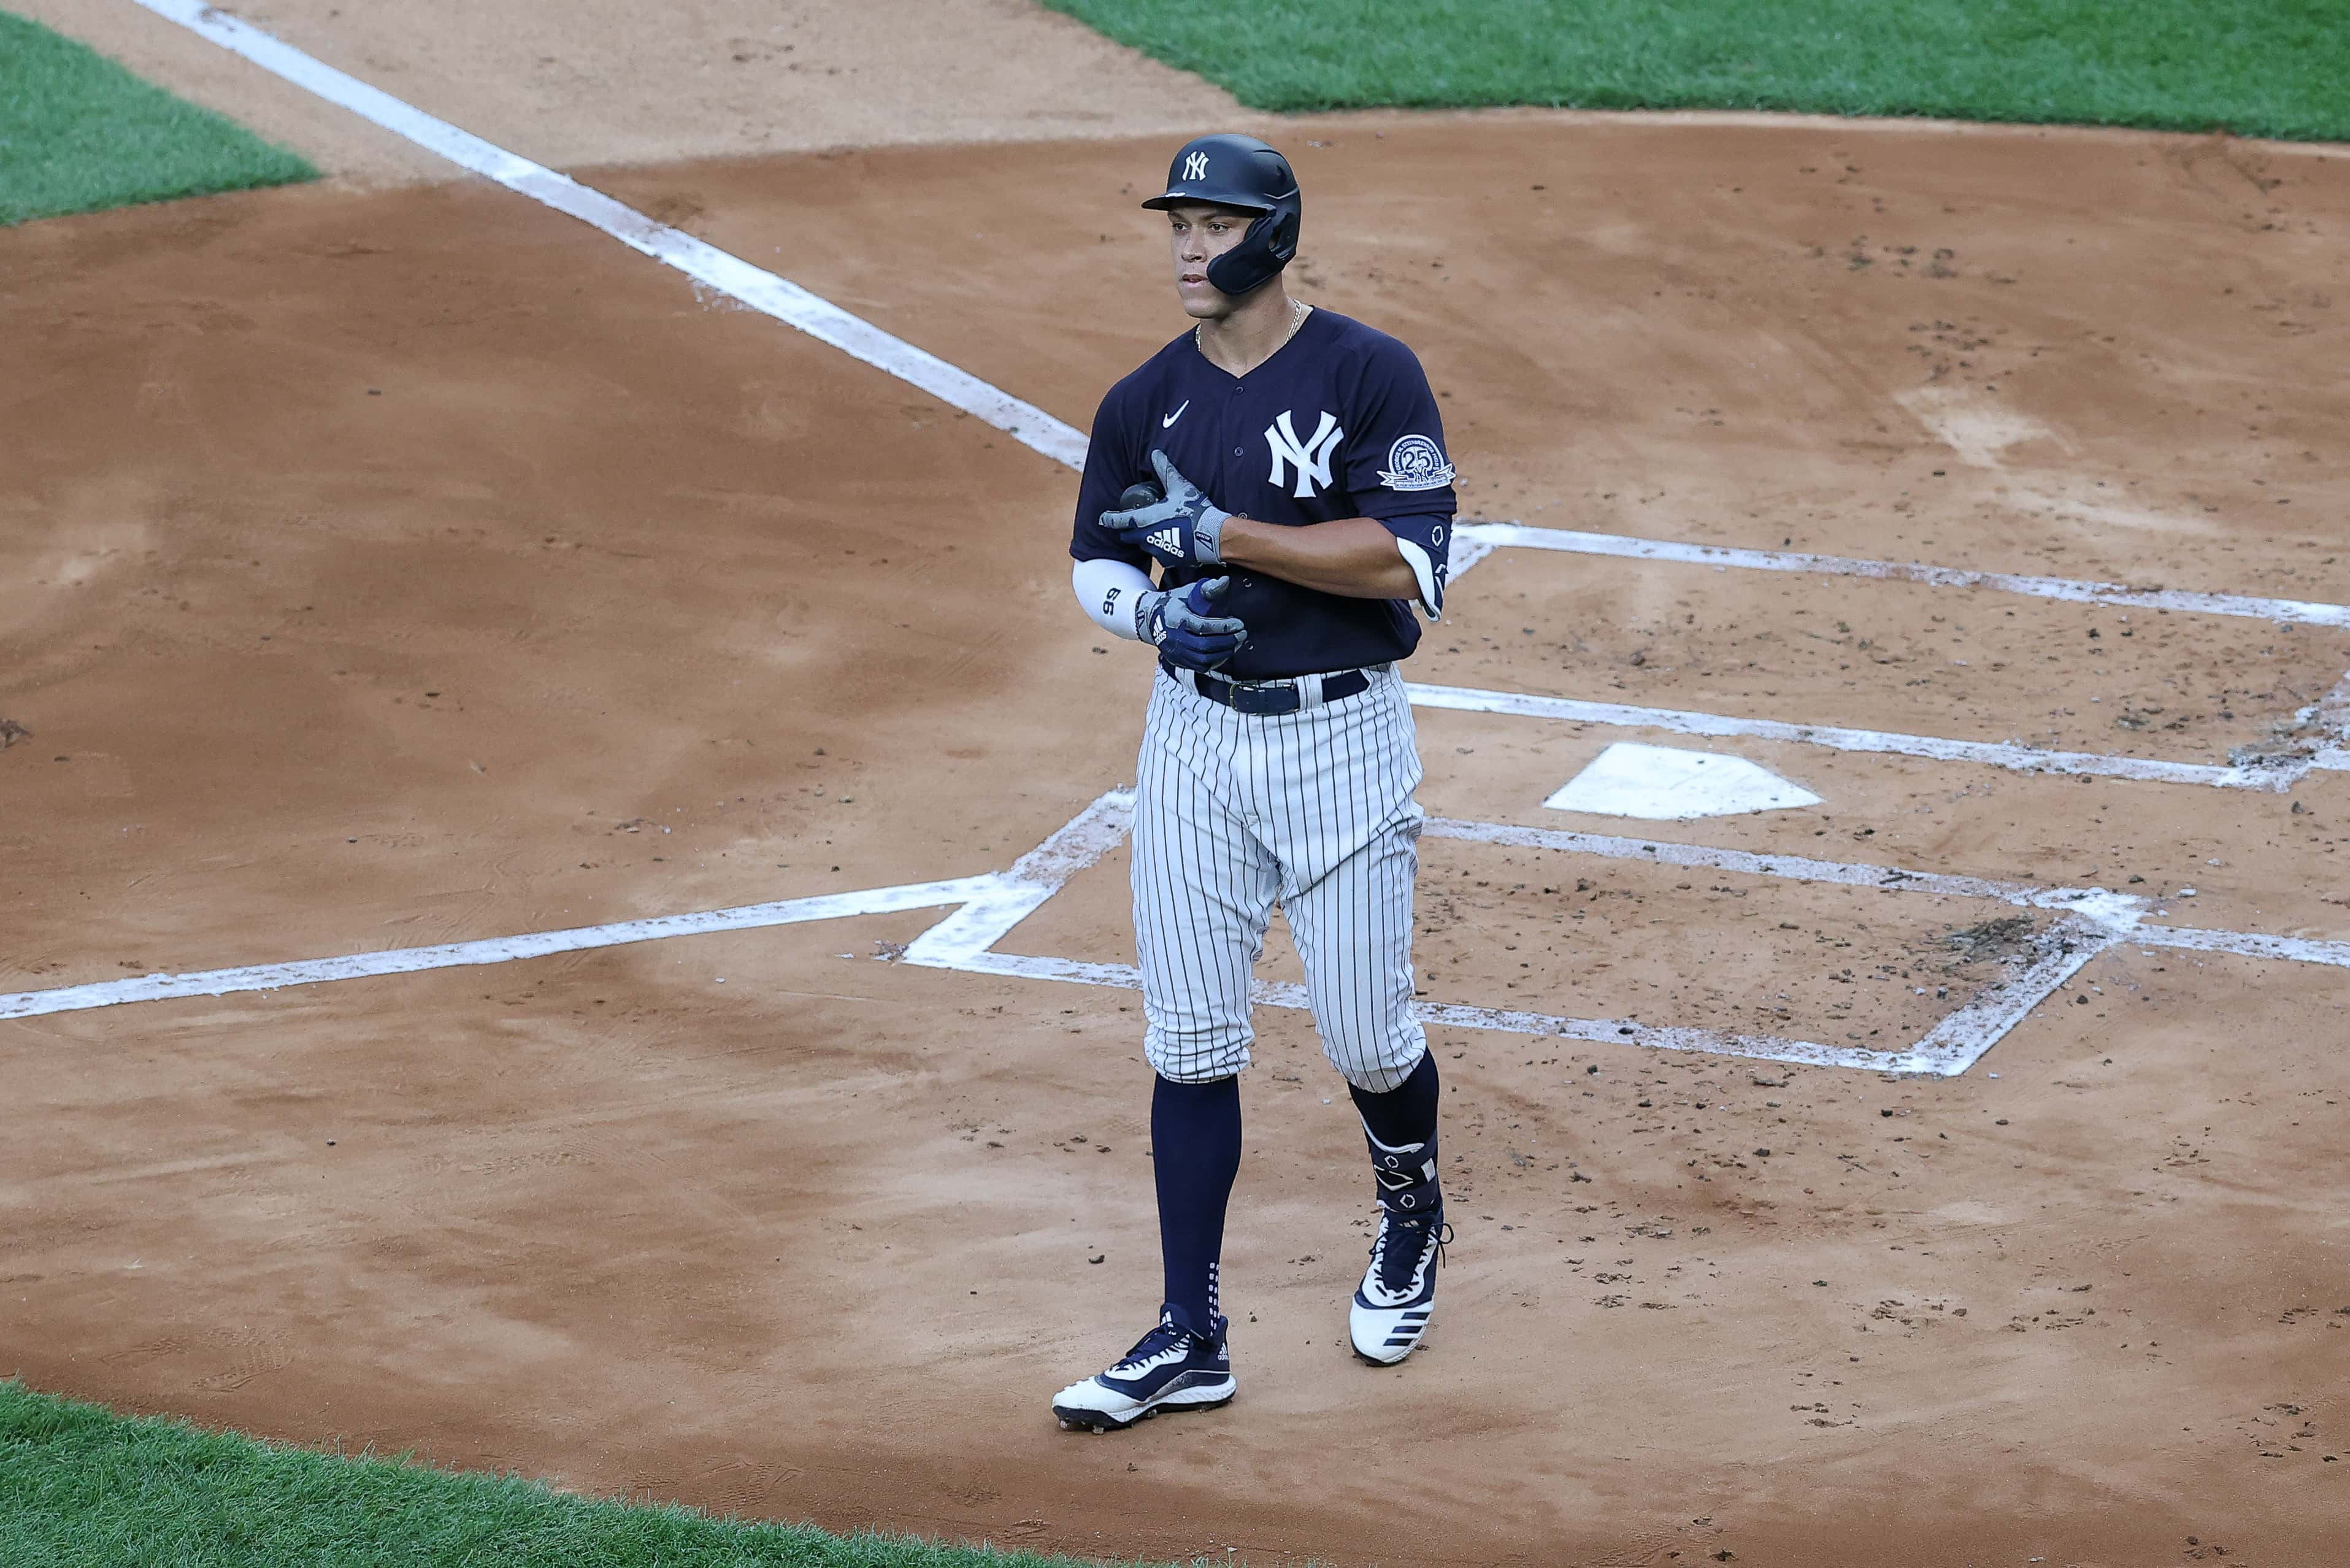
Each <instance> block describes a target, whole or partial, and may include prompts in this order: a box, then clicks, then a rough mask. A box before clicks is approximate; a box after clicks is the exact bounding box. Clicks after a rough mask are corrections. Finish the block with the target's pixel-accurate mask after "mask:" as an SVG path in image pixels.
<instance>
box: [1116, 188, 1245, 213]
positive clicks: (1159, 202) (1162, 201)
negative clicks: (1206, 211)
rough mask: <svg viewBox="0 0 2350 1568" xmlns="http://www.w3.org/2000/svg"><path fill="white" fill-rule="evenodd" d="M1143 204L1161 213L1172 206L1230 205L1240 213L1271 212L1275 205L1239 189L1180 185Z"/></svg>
mask: <svg viewBox="0 0 2350 1568" xmlns="http://www.w3.org/2000/svg"><path fill="white" fill-rule="evenodd" d="M1142 204H1143V205H1144V206H1146V207H1149V208H1150V209H1151V210H1152V211H1154V212H1160V213H1163V212H1165V211H1166V210H1167V209H1168V208H1170V207H1230V208H1232V210H1233V211H1234V212H1239V213H1270V212H1272V211H1273V209H1274V203H1273V202H1268V201H1266V200H1265V199H1264V198H1263V197H1262V196H1249V195H1244V194H1243V193H1242V192H1238V191H1196V190H1186V189H1185V188H1183V187H1182V186H1180V185H1178V186H1176V187H1175V188H1174V189H1173V190H1171V191H1170V192H1167V194H1165V195H1164V196H1153V197H1151V198H1150V200H1149V201H1148V202H1143V203H1142Z"/></svg>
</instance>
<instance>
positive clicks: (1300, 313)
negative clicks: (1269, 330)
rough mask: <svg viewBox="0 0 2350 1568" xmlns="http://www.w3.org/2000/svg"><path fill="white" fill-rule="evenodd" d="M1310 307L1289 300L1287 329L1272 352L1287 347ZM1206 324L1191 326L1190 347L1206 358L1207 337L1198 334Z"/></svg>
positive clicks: (1271, 356) (1303, 303) (1302, 302)
mask: <svg viewBox="0 0 2350 1568" xmlns="http://www.w3.org/2000/svg"><path fill="white" fill-rule="evenodd" d="M1312 308H1313V306H1309V305H1307V304H1306V303H1305V301H1304V300H1302V299H1293V300H1291V301H1290V302H1289V330H1288V331H1286V332H1284V333H1283V334H1282V335H1281V341H1280V342H1278V343H1276V344H1274V346H1273V354H1278V353H1280V352H1281V351H1282V350H1283V349H1284V348H1288V347H1289V340H1290V339H1291V338H1293V337H1296V336H1297V329H1298V328H1299V327H1303V326H1305V315H1306V312H1307V311H1309V310H1311V309H1312ZM1207 326H1208V324H1207V323H1206V322H1204V321H1202V322H1201V323H1200V325H1199V326H1197V327H1193V328H1191V347H1192V348H1197V349H1198V350H1199V351H1200V357H1201V358H1203V359H1204V358H1207V355H1208V343H1207V339H1205V338H1203V337H1201V336H1200V334H1201V332H1203V331H1205V330H1206V329H1207ZM1273 354H1267V355H1266V356H1265V357H1264V358H1265V359H1270V358H1273ZM1257 363H1258V364H1260V365H1262V364H1263V363H1264V359H1260V360H1258V361H1257Z"/></svg>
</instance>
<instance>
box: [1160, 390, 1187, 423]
mask: <svg viewBox="0 0 2350 1568" xmlns="http://www.w3.org/2000/svg"><path fill="white" fill-rule="evenodd" d="M1190 407H1191V399H1189V398H1186V399H1184V400H1183V409H1188V408H1190ZM1183 409H1178V410H1175V411H1174V412H1173V413H1171V414H1169V415H1168V416H1167V417H1166V418H1165V419H1163V420H1160V421H1159V429H1160V430H1162V431H1171V430H1173V429H1174V428H1175V421H1177V420H1180V419H1181V418H1182V417H1183Z"/></svg>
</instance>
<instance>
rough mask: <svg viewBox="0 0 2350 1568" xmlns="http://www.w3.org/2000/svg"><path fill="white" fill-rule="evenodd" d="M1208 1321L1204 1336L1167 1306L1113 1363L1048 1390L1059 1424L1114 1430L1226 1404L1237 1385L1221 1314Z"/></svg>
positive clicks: (1069, 1428)
mask: <svg viewBox="0 0 2350 1568" xmlns="http://www.w3.org/2000/svg"><path fill="white" fill-rule="evenodd" d="M1209 1324H1210V1337H1204V1338H1203V1337H1202V1336H1201V1335H1199V1334H1194V1333H1192V1332H1191V1330H1190V1329H1188V1328H1185V1327H1184V1326H1183V1325H1182V1324H1180V1323H1177V1322H1176V1321H1175V1314H1174V1313H1173V1312H1172V1311H1169V1312H1167V1313H1166V1314H1164V1315H1163V1316H1161V1317H1160V1318H1159V1326H1158V1327H1157V1328H1154V1329H1152V1330H1151V1331H1150V1332H1149V1334H1144V1335H1143V1336H1142V1338H1141V1339H1140V1340H1139V1341H1138V1342H1136V1344H1135V1346H1134V1348H1133V1349H1132V1350H1129V1351H1128V1352H1127V1353H1126V1355H1125V1356H1124V1357H1122V1358H1121V1359H1120V1360H1119V1361H1118V1365H1117V1366H1112V1367H1111V1368H1109V1370H1107V1372H1097V1373H1096V1374H1094V1376H1091V1377H1088V1378H1087V1379H1086V1380H1085V1381H1084V1382H1082V1383H1072V1384H1070V1385H1069V1386H1067V1387H1066V1388H1064V1389H1062V1390H1061V1391H1060V1392H1059V1393H1058V1394H1055V1396H1053V1414H1054V1415H1055V1416H1057V1417H1060V1420H1061V1429H1062V1430H1063V1431H1065V1432H1076V1431H1095V1432H1116V1431H1120V1430H1122V1429H1124V1428H1128V1427H1131V1426H1133V1425H1134V1424H1135V1423H1136V1422H1137V1421H1140V1420H1144V1419H1146V1418H1148V1417H1152V1416H1156V1415H1158V1414H1159V1412H1161V1411H1163V1410H1212V1409H1214V1408H1215V1407H1218V1406H1219V1405H1229V1404H1231V1403H1232V1395H1233V1394H1234V1393H1235V1392H1237V1391H1238V1389H1239V1387H1240V1385H1239V1384H1238V1383H1237V1382H1235V1381H1234V1380H1233V1377H1232V1351H1231V1349H1230V1347H1229V1346H1228V1345H1226V1344H1225V1343H1224V1320H1223V1319H1222V1318H1221V1317H1216V1318H1211V1319H1210V1320H1209Z"/></svg>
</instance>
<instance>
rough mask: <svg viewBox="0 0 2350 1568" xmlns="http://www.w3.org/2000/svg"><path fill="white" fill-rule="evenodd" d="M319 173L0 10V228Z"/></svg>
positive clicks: (103, 59) (208, 113) (281, 150)
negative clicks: (68, 214) (35, 219)
mask: <svg viewBox="0 0 2350 1568" xmlns="http://www.w3.org/2000/svg"><path fill="white" fill-rule="evenodd" d="M317 177H318V171H317V170H316V169H313V168H311V167H310V165H309V164H308V163H307V162H305V161H303V160H302V159H300V158H298V157H296V155H295V154H293V153H291V152H288V151H286V150H285V149H284V148H282V147H272V146H271V145H270V144H269V143H267V142H265V141H264V140H261V139H260V138H259V137H257V136H255V135H254V134H253V133H252V132H250V131H248V130H244V129H242V128H241V127H238V126H236V125H234V124H232V123H230V122H229V121H228V120H225V119H222V118H221V117H220V116H219V115H216V114H214V113H213V112H212V111H211V110H210V109H198V108H197V107H196V106H195V105H194V104H192V103H185V102H182V100H181V99H176V98H173V97H172V95H171V94H170V93H167V92H165V91H164V90H163V89H162V88H159V87H153V86H151V85H150V84H148V83H146V82H143V81H140V79H139V78H137V77H134V76H132V75H131V74H130V72H129V71H126V70H124V69H123V68H122V67H120V66H118V65H116V64H115V63H114V62H113V61H112V60H109V59H108V58H107V57H105V56H103V55H100V54H98V53H96V52H95V51H93V50H91V49H88V48H85V47H83V46H81V45H79V44H77V43H75V42H74V41H73V40H72V39H70V38H62V37H59V36H57V34H55V33H52V32H50V31H49V30H48V29H47V27H42V26H36V25H35V24H33V23H31V22H27V21H26V20H24V19H23V18H22V17H19V16H10V15H9V14H8V13H6V12H5V11H0V224H5V223H23V222H24V221H25V220H26V219H27V218H49V217H56V216H57V215H59V214H61V213H94V212H97V211H99V210H100V209H102V208H106V207H126V206H129V205H130V204H131V203H132V202H169V201H172V200H174V199H176V198H178V197H181V196H204V195H210V194H211V193H212V192H215V191H244V190H250V189H252V188H253V187H255V186H256V185H284V184H286V183H288V182H293V181H296V180H315V179H317Z"/></svg>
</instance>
